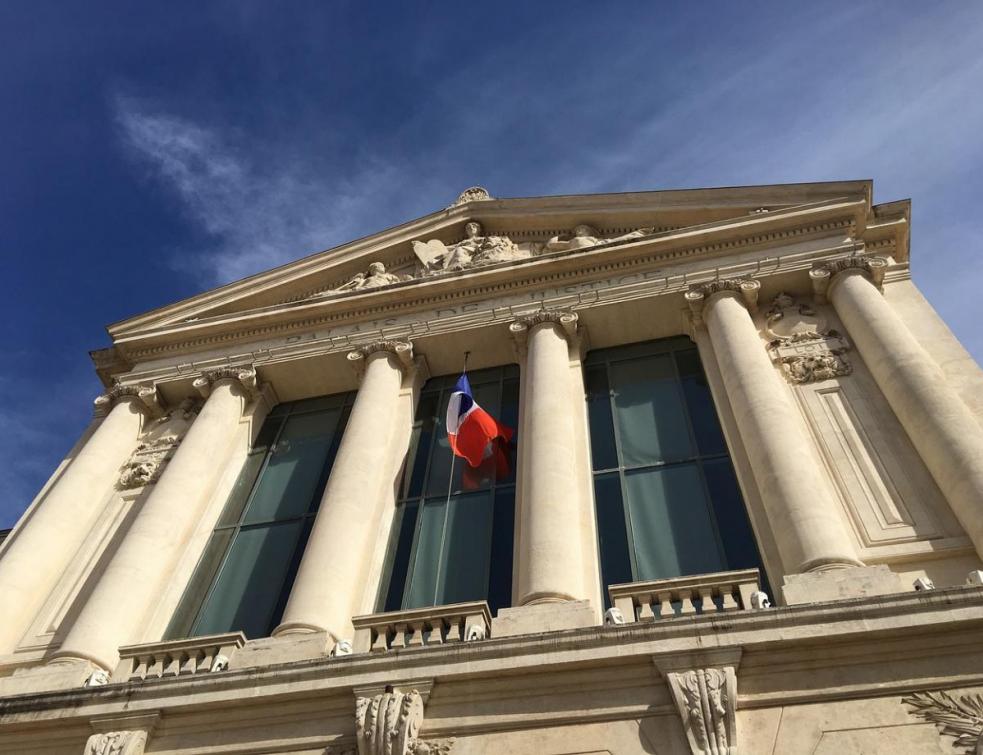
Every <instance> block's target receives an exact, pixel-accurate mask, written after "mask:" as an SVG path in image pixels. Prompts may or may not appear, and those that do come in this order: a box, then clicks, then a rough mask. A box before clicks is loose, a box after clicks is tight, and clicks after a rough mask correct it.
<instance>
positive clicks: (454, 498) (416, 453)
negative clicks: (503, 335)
mask: <svg viewBox="0 0 983 755" xmlns="http://www.w3.org/2000/svg"><path fill="white" fill-rule="evenodd" d="M457 378H458V376H457V375H448V376H446V377H439V378H433V379H431V380H429V381H428V382H427V384H426V385H425V386H424V389H423V391H422V392H421V395H420V402H419V405H418V407H417V412H416V421H415V423H414V427H413V436H412V443H411V445H410V450H409V454H408V456H407V465H406V471H405V472H404V475H403V480H402V484H401V487H400V493H399V502H398V504H397V507H396V519H395V521H394V522H393V530H392V532H393V534H392V540H391V543H390V549H389V559H388V569H387V579H386V580H384V583H383V589H382V591H381V594H380V599H379V608H380V610H384V611H395V610H399V609H401V608H419V607H422V606H435V605H446V604H449V603H459V602H462V601H469V600H487V601H488V603H489V605H490V606H491V609H492V611H493V612H494V611H497V610H498V608H500V607H501V606H508V605H510V603H511V598H512V530H513V525H514V521H515V453H514V450H513V449H514V447H515V439H513V443H512V444H511V446H510V447H509V448H507V449H506V454H507V457H508V458H507V461H508V469H507V474H504V475H503V474H501V473H498V474H496V464H495V459H494V458H491V459H489V462H488V464H487V465H483V466H482V467H481V468H479V469H478V470H472V469H468V468H467V462H466V461H464V460H463V459H455V460H454V476H453V479H451V477H450V474H451V452H450V446H449V445H448V442H447V431H446V428H445V427H444V418H445V414H446V412H447V401H448V399H449V397H450V394H451V391H452V390H453V388H454V384H455V382H456V381H457ZM468 378H469V380H470V381H471V387H472V390H473V391H474V398H475V401H477V402H478V404H479V405H480V406H481V407H482V408H483V409H485V410H486V411H488V412H489V413H490V414H492V416H494V417H496V418H497V419H498V420H499V421H500V422H502V423H503V424H505V425H508V426H509V427H511V428H513V429H516V428H517V425H518V413H519V370H518V367H516V366H515V365H510V366H506V367H499V368H494V369H489V370H481V371H480V372H472V373H469V374H468ZM448 494H449V495H448Z"/></svg>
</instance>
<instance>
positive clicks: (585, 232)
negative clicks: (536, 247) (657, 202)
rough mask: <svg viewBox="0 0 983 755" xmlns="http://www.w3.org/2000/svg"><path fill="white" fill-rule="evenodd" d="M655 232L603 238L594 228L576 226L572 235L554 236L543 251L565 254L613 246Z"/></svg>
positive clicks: (648, 230)
mask: <svg viewBox="0 0 983 755" xmlns="http://www.w3.org/2000/svg"><path fill="white" fill-rule="evenodd" d="M654 231H655V229H654V228H638V229H636V230H634V231H631V232H629V233H623V234H621V235H620V236H612V237H611V238H604V237H603V236H601V235H600V233H599V232H598V231H597V229H596V228H594V227H593V226H589V225H578V226H577V227H576V228H574V229H573V233H572V234H564V235H562V236H554V237H553V238H551V239H550V240H549V241H547V242H546V247H545V251H547V252H567V251H572V250H575V249H589V248H590V247H592V246H597V245H598V244H613V243H614V242H616V241H633V240H634V239H640V238H642V237H643V236H648V235H650V234H651V233H653V232H654Z"/></svg>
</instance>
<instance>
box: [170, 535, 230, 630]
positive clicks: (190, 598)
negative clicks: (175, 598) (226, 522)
mask: <svg viewBox="0 0 983 755" xmlns="http://www.w3.org/2000/svg"><path fill="white" fill-rule="evenodd" d="M234 535H235V529H231V528H230V529H226V530H216V531H215V532H213V533H212V536H211V538H210V539H209V541H208V545H207V546H205V552H204V553H203V554H202V556H201V559H200V560H199V561H198V566H197V567H196V569H195V576H194V579H192V580H191V583H190V584H189V585H188V589H187V590H186V591H185V593H184V595H182V596H181V603H180V604H179V605H178V608H177V610H176V611H175V612H174V617H173V618H172V619H171V623H170V624H169V625H168V627H167V632H165V634H164V639H165V640H175V639H180V638H183V637H189V636H191V635H190V632H191V626H192V624H194V623H195V619H196V617H197V615H198V611H199V609H200V608H201V604H202V601H204V599H205V595H206V594H207V593H208V588H210V587H211V585H212V582H214V581H215V574H216V573H217V572H218V570H219V567H220V566H221V565H222V560H223V559H224V558H225V553H226V551H227V550H228V549H229V543H230V542H232V537H233V536H234Z"/></svg>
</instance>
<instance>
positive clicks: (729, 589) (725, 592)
mask: <svg viewBox="0 0 983 755" xmlns="http://www.w3.org/2000/svg"><path fill="white" fill-rule="evenodd" d="M720 597H721V599H722V601H723V602H722V604H721V607H720V610H721V611H738V610H740V608H741V607H740V606H739V605H737V601H736V600H734V585H724V586H723V587H721V588H720Z"/></svg>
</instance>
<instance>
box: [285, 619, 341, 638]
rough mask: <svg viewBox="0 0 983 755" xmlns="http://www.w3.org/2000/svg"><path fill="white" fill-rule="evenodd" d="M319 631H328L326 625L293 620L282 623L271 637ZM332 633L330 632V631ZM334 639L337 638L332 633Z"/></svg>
mask: <svg viewBox="0 0 983 755" xmlns="http://www.w3.org/2000/svg"><path fill="white" fill-rule="evenodd" d="M317 632H327V630H326V629H325V628H324V627H319V626H316V625H314V624H305V623H304V622H301V621H291V622H288V623H287V624H281V625H280V626H278V627H277V628H276V629H274V630H273V631H272V632H271V633H270V636H271V637H288V636H290V635H293V634H315V633H317ZM328 634H329V635H331V633H330V632H328ZM332 639H337V638H335V637H334V636H333V635H332Z"/></svg>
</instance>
